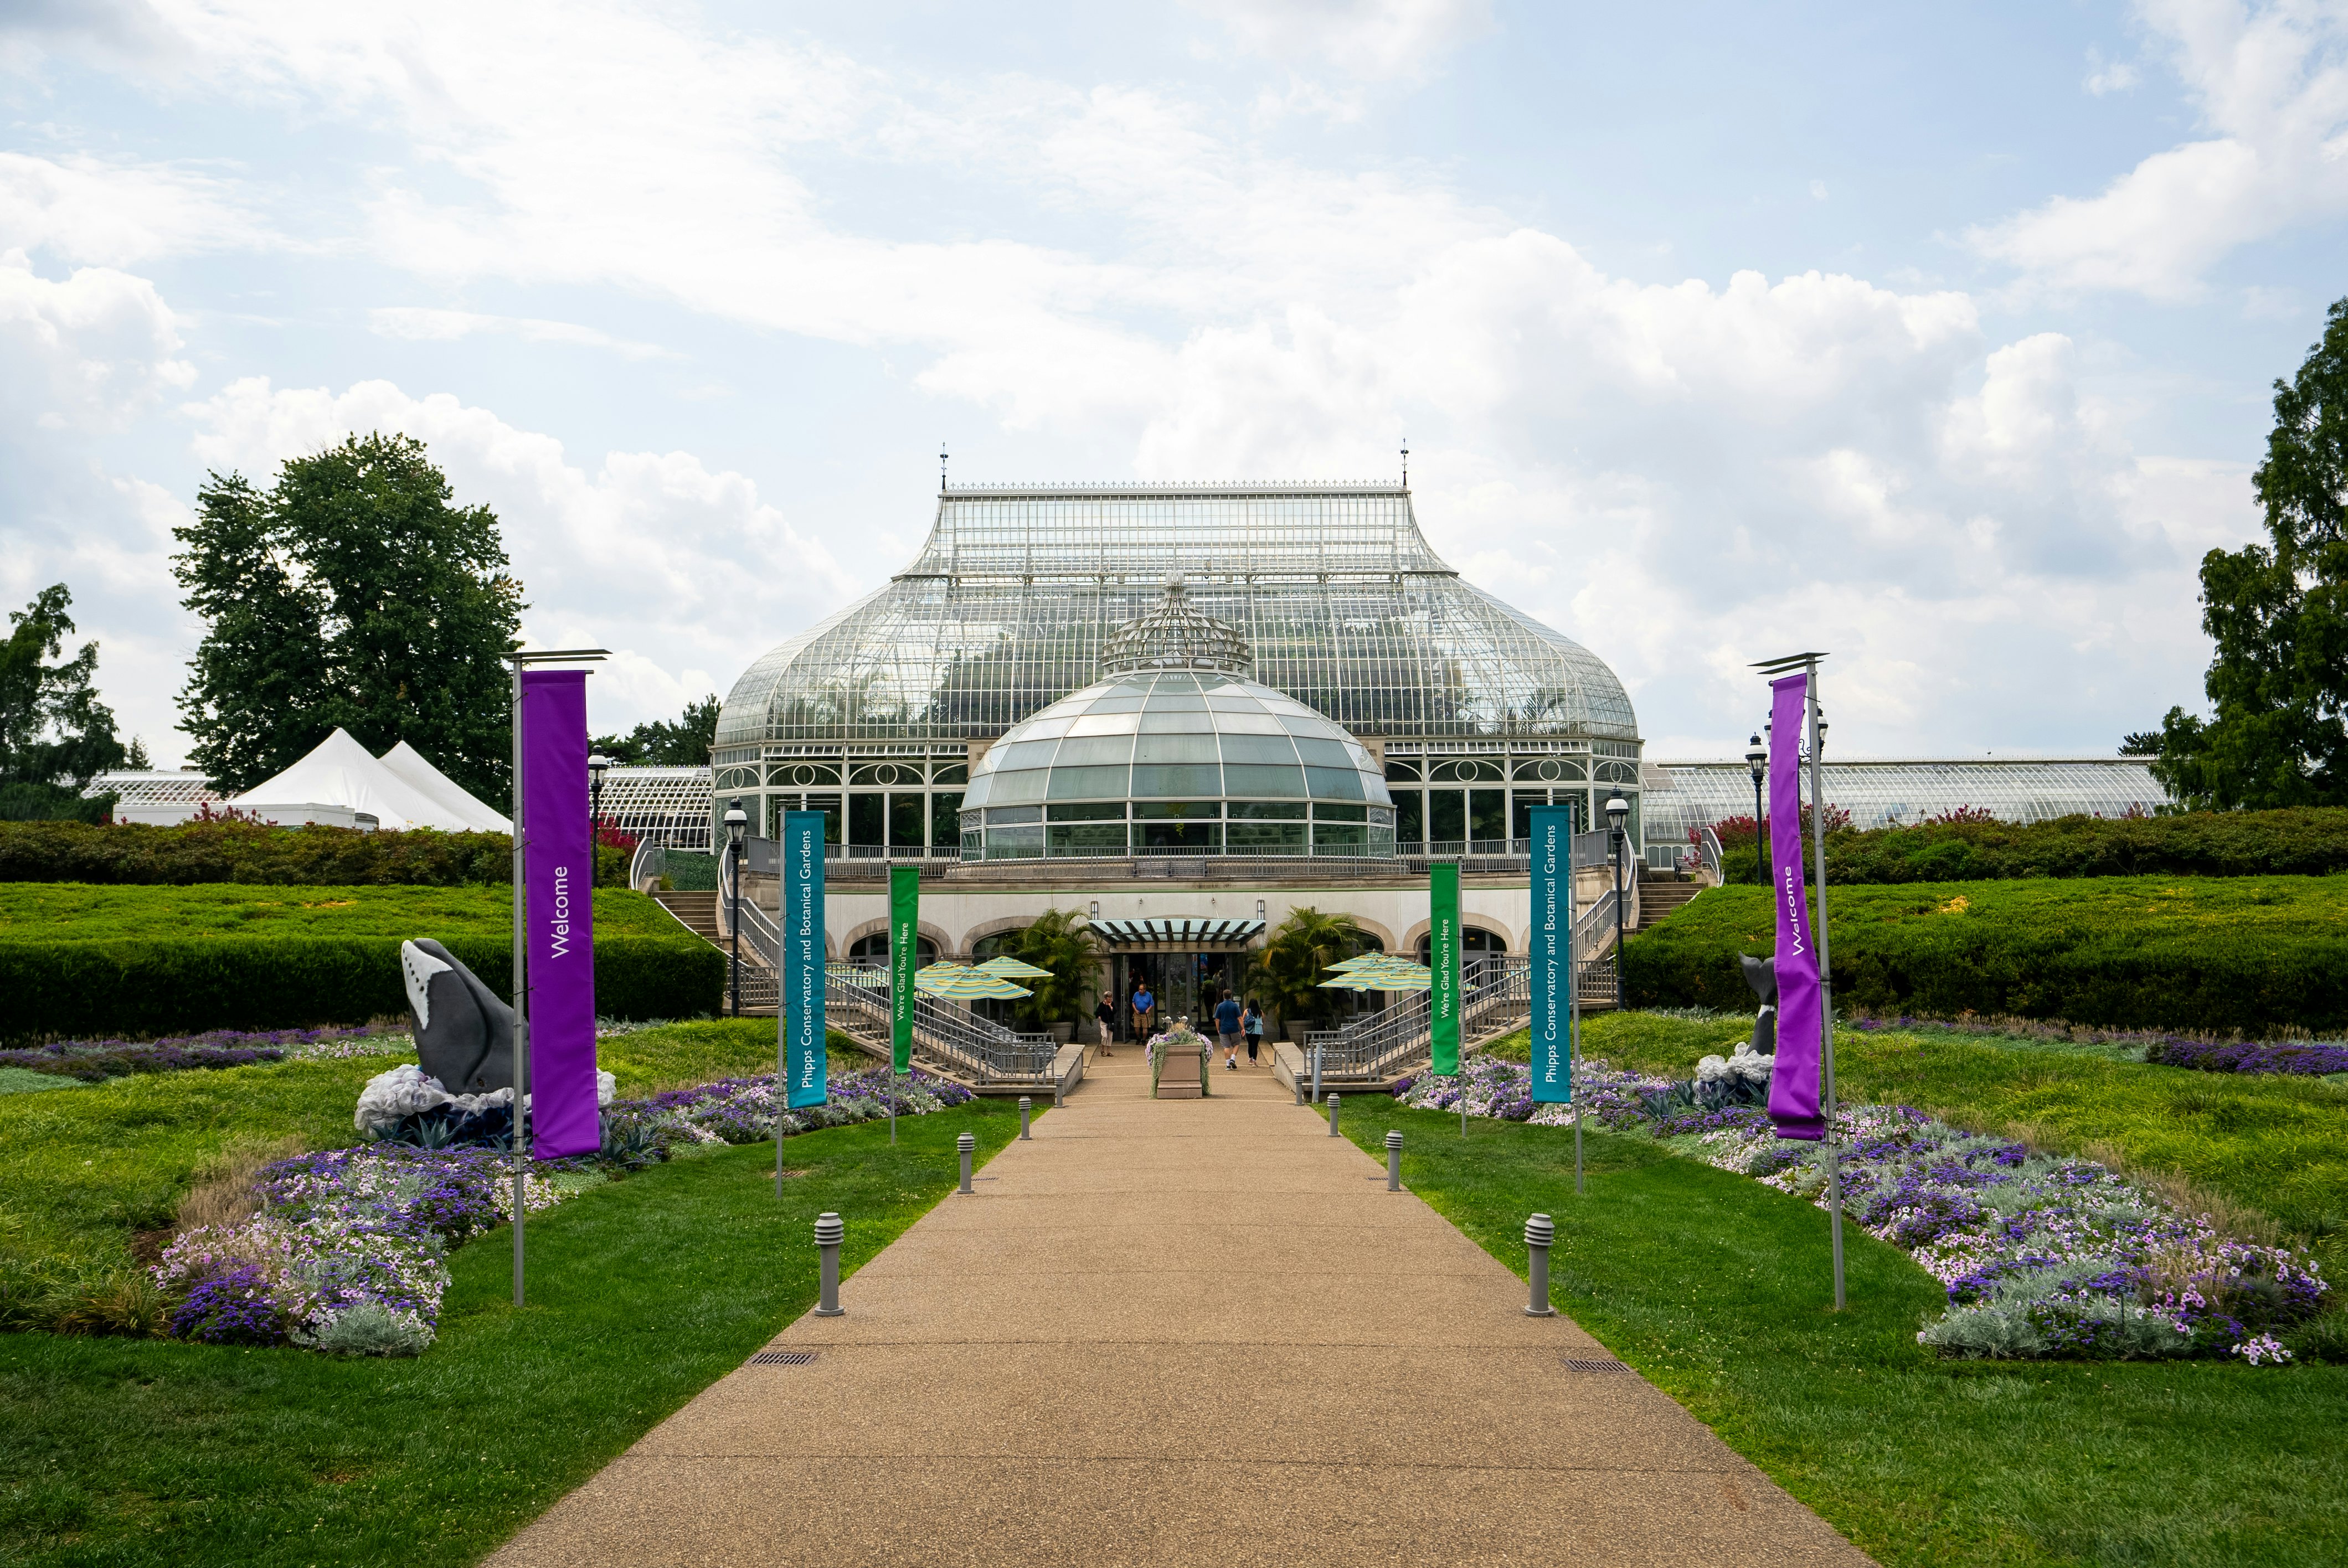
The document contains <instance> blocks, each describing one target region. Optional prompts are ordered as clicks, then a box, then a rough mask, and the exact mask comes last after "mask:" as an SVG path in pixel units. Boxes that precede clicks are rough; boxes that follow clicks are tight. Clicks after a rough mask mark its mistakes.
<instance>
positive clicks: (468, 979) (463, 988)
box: [399, 938, 514, 1095]
mask: <svg viewBox="0 0 2348 1568" xmlns="http://www.w3.org/2000/svg"><path fill="white" fill-rule="evenodd" d="M399 969H400V975H401V978H402V979H405V980H406V981H407V1007H408V1010H409V1012H410V1013H412V1014H413V1015H414V1018H415V1022H414V1026H413V1028H412V1029H411V1030H410V1032H411V1033H412V1034H414V1035H415V1037H416V1054H417V1059H418V1060H419V1061H421V1062H422V1063H423V1066H424V1072H425V1076H427V1077H428V1078H435V1079H438V1080H439V1081H440V1083H441V1085H442V1087H444V1088H445V1089H447V1090H448V1091H449V1092H450V1093H452V1094H460V1095H462V1094H486V1093H489V1092H492V1091H496V1090H499V1089H510V1088H512V1087H513V1069H514V1055H513V1032H514V1031H513V1023H514V1015H513V1009H511V1008H510V1007H508V1006H507V1005H506V1004H505V1003H503V1002H501V1001H499V999H497V995H496V993H495V992H493V991H491V990H490V989H489V987H487V986H485V985H483V984H482V983H481V981H480V977H479V976H478V975H476V974H474V973H473V971H472V970H470V969H469V968H466V967H465V964H464V960H462V959H461V958H458V957H457V955H456V954H454V953H452V952H450V951H449V950H448V948H444V947H442V946H441V945H440V944H439V943H438V942H436V941H433V940H432V939H431V938H418V939H417V940H416V941H412V942H402V943H401V944H400V945H399Z"/></svg>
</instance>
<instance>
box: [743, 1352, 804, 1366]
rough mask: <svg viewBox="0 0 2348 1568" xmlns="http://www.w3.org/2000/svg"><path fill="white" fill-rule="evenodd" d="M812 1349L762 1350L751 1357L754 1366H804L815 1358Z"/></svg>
mask: <svg viewBox="0 0 2348 1568" xmlns="http://www.w3.org/2000/svg"><path fill="white" fill-rule="evenodd" d="M815 1358H816V1352H814V1351H812V1350H761V1351H759V1352H758V1353H757V1355H756V1356H753V1357H751V1358H750V1365H751V1366H753V1367H804V1366H806V1365H807V1364H808V1362H810V1361H812V1360H814V1359H815Z"/></svg>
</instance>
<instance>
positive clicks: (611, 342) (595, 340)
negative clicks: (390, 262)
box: [367, 305, 685, 359]
mask: <svg viewBox="0 0 2348 1568" xmlns="http://www.w3.org/2000/svg"><path fill="white" fill-rule="evenodd" d="M367 325H368V327H369V328H371V329H372V330H373V331H374V332H375V333H376V334H377V335H378V336H381V337H389V338H405V339H407V340H408V341H409V342H412V343H456V342H458V341H459V340H460V339H463V338H468V337H471V336H473V335H475V334H476V333H492V334H500V335H504V336H509V337H518V338H520V339H521V340H522V341H524V342H525V343H575V344H577V345H578V346H580V347H582V348H601V349H609V350H611V351H612V352H613V353H614V354H618V355H620V356H621V357H622V358H623V359H682V358H684V357H685V356H684V355H683V354H678V353H677V352H676V351H675V349H667V348H663V347H661V345H660V344H658V343H635V342H633V341H631V340H629V339H627V338H616V337H613V335H612V334H611V333H605V332H598V331H597V330H596V329H595V328H593V327H588V326H581V325H579V324H578V323H574V322H550V321H541V320H539V319H538V318H536V317H534V316H486V315H478V314H476V313H473V312H471V311H443V310H431V309H427V308H426V307H423V306H420V305H383V306H378V307H377V308H376V309H374V310H371V311H369V312H367Z"/></svg>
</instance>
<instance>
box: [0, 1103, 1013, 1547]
mask: <svg viewBox="0 0 2348 1568" xmlns="http://www.w3.org/2000/svg"><path fill="white" fill-rule="evenodd" d="M898 1126H899V1138H900V1143H898V1145H897V1146H896V1147H895V1148H893V1149H892V1148H891V1146H890V1143H889V1129H888V1127H887V1126H886V1124H885V1123H879V1122H873V1123H867V1124H864V1125H862V1126H857V1127H841V1128H833V1129H830V1130H829V1131H825V1132H808V1133H804V1134H802V1135H800V1136H798V1137H797V1138H793V1139H791V1140H789V1141H788V1143H786V1145H785V1151H786V1154H787V1156H788V1165H787V1167H786V1168H787V1169H790V1170H796V1171H802V1172H804V1174H801V1175H799V1176H797V1177H795V1178H794V1179H792V1180H790V1181H788V1182H787V1183H786V1184H785V1188H784V1192H785V1195H784V1199H783V1201H782V1202H780V1203H778V1202H777V1201H776V1198H775V1192H774V1179H773V1173H774V1155H773V1150H772V1147H771V1146H770V1145H769V1146H763V1147H761V1146H752V1147H745V1148H738V1149H726V1150H722V1151H719V1152H716V1153H709V1154H705V1155H701V1156H699V1157H695V1158H690V1159H681V1160H678V1161H675V1162H673V1163H668V1164H664V1165H658V1166H654V1167H653V1168H652V1169H650V1170H647V1171H644V1172H641V1173H637V1174H635V1175H632V1176H630V1177H628V1178H627V1179H626V1180H624V1181H621V1182H617V1183H613V1184H609V1185H606V1186H602V1187H598V1188H596V1189H594V1190H592V1191H591V1192H588V1193H585V1194H582V1195H580V1196H578V1197H576V1198H573V1199H572V1200H571V1201H570V1202H568V1203H565V1204H561V1206H560V1207H558V1208H555V1209H551V1210H549V1211H547V1212H546V1213H544V1214H533V1215H532V1216H531V1217H530V1305H529V1306H528V1307H526V1308H524V1309H523V1310H521V1311H520V1312H517V1311H515V1310H514V1309H513V1307H512V1306H511V1305H510V1300H511V1291H512V1276H511V1273H510V1263H511V1257H512V1238H511V1235H510V1232H508V1231H506V1230H503V1229H499V1230H497V1231H493V1232H491V1233H490V1234H489V1235H486V1236H484V1237H481V1238H480V1239H479V1240H478V1241H476V1242H474V1243H473V1244H471V1245H468V1246H466V1247H463V1248H460V1249H459V1250H458V1253H457V1254H456V1256H455V1258H454V1260H453V1261H454V1265H455V1275H456V1278H455V1284H454V1286H453V1287H452V1288H451V1290H450V1291H449V1294H448V1298H447V1300H446V1303H445V1304H444V1306H443V1308H442V1315H441V1322H440V1342H439V1343H438V1345H437V1346H435V1347H434V1348H432V1349H431V1350H429V1351H427V1353H426V1354H425V1355H424V1356H423V1357H422V1358H418V1359H416V1360H403V1361H379V1360H341V1359H337V1358H331V1357H325V1356H317V1355H312V1354H309V1353H306V1352H303V1351H296V1350H239V1349H230V1348H213V1347H209V1346H201V1345H187V1344H178V1343H170V1342H160V1341H152V1340H120V1339H111V1340H110V1339H72V1338H64V1337H53V1336H48V1335H26V1334H19V1335H0V1563H10V1564H18V1563H21V1564H25V1565H26V1568H34V1565H37V1568H67V1565H73V1568H82V1565H91V1564H98V1563H104V1564H108V1568H114V1565H125V1568H131V1565H145V1564H156V1565H158V1568H160V1565H166V1564H173V1565H175V1564H180V1563H240V1564H242V1563H252V1564H261V1565H266V1568H280V1565H283V1568H298V1565H304V1564H313V1563H316V1564H326V1563H335V1564H384V1565H386V1568H391V1565H396V1568H432V1565H437V1564H456V1563H470V1562H473V1561H475V1560H476V1559H478V1558H479V1557H480V1556H481V1555H482V1554H483V1553H486V1552H488V1551H489V1550H490V1549H491V1548H493V1547H494V1546H496V1545H497V1544H498V1543H499V1542H501V1541H503V1540H504V1539H505V1538H506V1537H507V1536H509V1535H510V1534H511V1533H512V1532H514V1531H515V1530H517V1529H519V1528H520V1526H521V1525H523V1524H525V1523H527V1522H529V1521H530V1520H531V1519H533V1518H535V1517H536V1516H537V1515H538V1514H539V1513H541V1512H543V1511H544V1510H545V1509H546V1508H547V1507H548V1506H549V1505H551V1503H552V1502H553V1501H555V1500H556V1499H557V1498H559V1497H561V1495H562V1494H563V1493H564V1492H566V1491H570V1490H571V1489H572V1488H573V1487H575V1486H577V1485H579V1484H580V1483H581V1482H582V1481H585V1480H586V1479H587V1478H588V1477H589V1476H590V1475H592V1474H593V1473H594V1471H596V1470H597V1469H598V1468H600V1467H601V1466H602V1465H603V1464H604V1463H606V1462H607V1461H609V1460H611V1459H612V1458H613V1456H615V1455H616V1454H618V1453H619V1452H620V1451H621V1450H623V1449H625V1448H626V1447H627V1446H628V1445H629V1444H630V1443H632V1442H633V1441H634V1440H636V1439H637V1438H639V1437H640V1436H642V1435H643V1434H644V1432H645V1431H646V1430H649V1429H650V1428H651V1427H652V1426H653V1425H654V1424H655V1423H656V1422H658V1421H659V1420H661V1419H663V1418H664V1417H666V1416H667V1415H669V1414H670V1413H671V1412H673V1411H674V1410H675V1409H678V1408H679V1407H680V1406H681V1405H683V1404H684V1403H685V1401H686V1400H687V1399H691V1398H692V1397H693V1396H694V1395H695V1394H696V1393H698V1392H699V1391H700V1390H701V1389H705V1388H706V1387H707V1386H708V1385H709V1384H710V1383H711V1382H713V1381H715V1380H716V1378H719V1377H720V1376H722V1375H724V1374H725V1373H726V1371H728V1370H730V1369H731V1368H734V1367H736V1366H738V1365H740V1364H741V1362H742V1361H743V1360H744V1359H745V1358H747V1356H748V1355H749V1354H750V1352H751V1351H753V1350H755V1349H757V1348H758V1346H760V1345H761V1344H763V1343H765V1342H766V1340H767V1339H768V1338H770V1337H772V1336H773V1335H774V1333H775V1332H776V1331H777V1330H778V1329H779V1328H780V1327H782V1326H783V1325H784V1324H786V1323H788V1322H789V1321H790V1320H791V1319H792V1318H794V1317H798V1315H799V1314H800V1313H801V1312H803V1311H805V1310H806V1309H807V1307H808V1306H810V1305H811V1304H812V1303H813V1302H814V1300H815V1293H816V1262H817V1257H816V1252H815V1248H814V1246H813V1245H812V1244H811V1241H810V1236H811V1234H812V1229H813V1224H814V1220H815V1216H816V1215H817V1214H819V1213H820V1212H821V1211H823V1210H826V1209H832V1210H836V1211H838V1212H839V1214H841V1215H843V1216H844V1217H845V1218H846V1219H847V1221H848V1240H847V1244H846V1245H845V1247H844V1248H843V1249H842V1254H841V1257H842V1267H843V1269H844V1270H846V1269H852V1268H853V1267H854V1266H858V1265H860V1264H861V1263H863V1262H864V1261H865V1260H866V1259H868V1258H870V1257H871V1256H872V1255H874V1254H875V1253H877V1252H879V1251H880V1249H881V1248H882V1247H884V1246H886V1245H888V1244H889V1242H890V1241H891V1240H892V1239H894V1238H895V1237H896V1236H897V1235H899V1234H900V1233H901V1232H902V1231H903V1230H904V1228H905V1227H906V1226H907V1225H911V1223H912V1222H913V1221H914V1220H915V1219H916V1218H918V1217H919V1216H920V1215H921V1214H922V1213H924V1212H925V1211H927V1210H928V1208H929V1207H930V1206H931V1205H932V1204H934V1203H935V1202H936V1201H937V1200H938V1199H939V1198H940V1197H941V1196H942V1195H943V1194H945V1193H947V1192H949V1191H951V1190H952V1189H953V1185H954V1182H955V1179H956V1168H955V1157H954V1137H955V1134H957V1133H959V1132H974V1133H975V1134H976V1135H977V1138H978V1144H979V1149H980V1152H981V1153H982V1155H991V1154H992V1153H994V1152H995V1151H996V1150H998V1149H1000V1148H1001V1147H1002V1146H1003V1145H1004V1143H1006V1142H1008V1141H1009V1140H1010V1139H1011V1138H1013V1137H1014V1136H1016V1134H1017V1132H1018V1116H1017V1112H1016V1111H1015V1110H1014V1108H1013V1107H1012V1106H1011V1105H1009V1104H1008V1103H1007V1102H983V1101H982V1102H978V1103H975V1104H973V1105H970V1106H966V1107H963V1108H962V1109H959V1110H956V1111H951V1112H940V1113H938V1114H935V1115H931V1116H918V1117H909V1118H905V1119H903V1120H901V1122H899V1124H898Z"/></svg>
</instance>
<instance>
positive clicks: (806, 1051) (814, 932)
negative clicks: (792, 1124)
mask: <svg viewBox="0 0 2348 1568" xmlns="http://www.w3.org/2000/svg"><path fill="white" fill-rule="evenodd" d="M783 1077H784V1081H785V1083H786V1084H788V1089H789V1095H788V1105H789V1106H790V1108H791V1109H792V1110H794V1111H797V1110H799V1109H801V1108H802V1107H805V1106H808V1105H820V1104H822V1103H823V1102H824V1098H825V1095H826V1093H827V1092H828V1091H829V1084H828V1083H827V1082H826V1081H825V1079H824V1061H823V813H821V812H819V811H787V812H785V813H783Z"/></svg>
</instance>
